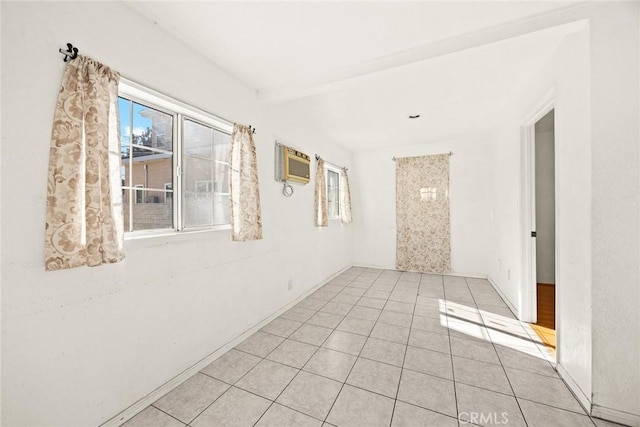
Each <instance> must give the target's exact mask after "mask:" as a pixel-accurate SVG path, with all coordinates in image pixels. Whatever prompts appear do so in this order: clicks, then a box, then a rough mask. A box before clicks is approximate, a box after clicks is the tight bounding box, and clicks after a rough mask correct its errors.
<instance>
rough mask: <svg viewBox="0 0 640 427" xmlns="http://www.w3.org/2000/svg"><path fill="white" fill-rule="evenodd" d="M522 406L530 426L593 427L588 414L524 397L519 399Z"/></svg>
mask: <svg viewBox="0 0 640 427" xmlns="http://www.w3.org/2000/svg"><path fill="white" fill-rule="evenodd" d="M518 403H520V408H521V409H522V413H523V414H524V418H525V420H527V425H528V426H529V427H548V426H567V427H593V425H594V424H593V422H592V421H591V419H590V418H589V417H588V416H586V415H581V414H577V413H575V412H569V411H564V410H562V409H556V408H552V407H550V406H547V405H541V404H539V403H536V402H531V401H528V400H524V399H518Z"/></svg>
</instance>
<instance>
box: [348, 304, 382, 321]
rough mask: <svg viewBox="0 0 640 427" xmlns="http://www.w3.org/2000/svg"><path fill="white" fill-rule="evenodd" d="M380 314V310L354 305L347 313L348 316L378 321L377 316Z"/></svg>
mask: <svg viewBox="0 0 640 427" xmlns="http://www.w3.org/2000/svg"><path fill="white" fill-rule="evenodd" d="M380 313H382V310H379V309H376V308H370V307H363V306H359V305H356V306H355V307H353V309H352V310H351V311H350V312H349V316H352V317H358V318H360V319H367V320H378V316H380Z"/></svg>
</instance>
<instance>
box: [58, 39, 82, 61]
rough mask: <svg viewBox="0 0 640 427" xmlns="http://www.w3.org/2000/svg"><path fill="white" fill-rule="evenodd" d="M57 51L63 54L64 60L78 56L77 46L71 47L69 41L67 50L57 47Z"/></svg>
mask: <svg viewBox="0 0 640 427" xmlns="http://www.w3.org/2000/svg"><path fill="white" fill-rule="evenodd" d="M58 52H60V53H61V54H63V55H64V59H63V61H64V62H67V61H70V60H72V59H76V58H77V57H78V48H77V47H73V45H72V44H71V43H67V50H66V51H64V50H62V49H58Z"/></svg>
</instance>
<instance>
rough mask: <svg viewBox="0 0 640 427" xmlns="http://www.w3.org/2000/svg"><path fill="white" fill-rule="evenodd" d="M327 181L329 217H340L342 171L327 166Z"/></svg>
mask: <svg viewBox="0 0 640 427" xmlns="http://www.w3.org/2000/svg"><path fill="white" fill-rule="evenodd" d="M326 181H327V217H328V218H329V219H335V218H340V173H339V172H338V171H336V170H333V169H331V168H326Z"/></svg>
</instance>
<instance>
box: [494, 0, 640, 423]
mask: <svg viewBox="0 0 640 427" xmlns="http://www.w3.org/2000/svg"><path fill="white" fill-rule="evenodd" d="M639 7H640V5H639V4H638V3H633V2H627V3H614V2H607V3H597V2H596V3H594V4H588V5H586V6H583V7H582V9H581V11H582V12H581V13H583V12H584V15H585V16H588V17H589V25H588V27H587V28H585V30H583V31H582V32H580V33H577V34H575V35H572V36H570V37H569V38H567V40H566V41H565V42H563V43H562V45H561V46H559V48H558V50H557V51H556V52H555V54H554V55H553V56H552V58H550V59H549V61H548V63H547V64H546V65H545V66H544V67H543V68H542V69H541V70H540V72H539V73H538V74H537V76H536V78H535V79H534V80H533V81H532V82H531V84H530V86H529V88H528V89H527V91H526V92H525V93H522V94H519V95H518V96H516V97H514V102H513V105H512V106H510V108H509V109H508V110H507V111H505V114H504V122H503V124H502V125H501V126H500V127H499V128H497V129H496V138H495V139H494V145H493V155H492V159H493V160H494V162H493V165H492V170H493V171H494V173H493V175H492V178H491V189H492V195H493V200H492V206H493V208H494V215H493V227H492V228H493V235H492V240H493V241H495V242H496V247H495V253H494V254H493V256H492V259H491V269H490V276H491V278H492V279H493V281H494V282H495V283H496V284H497V285H498V287H499V288H500V289H501V290H502V291H503V293H504V294H505V295H506V296H507V297H508V298H509V300H510V301H511V302H512V303H513V304H514V305H515V306H516V307H518V309H519V310H522V309H523V308H524V306H523V305H524V303H525V302H526V298H525V296H526V293H527V292H528V290H527V289H524V288H523V287H522V259H521V254H522V251H521V237H522V229H521V228H520V218H521V212H519V209H520V201H519V198H520V178H521V165H520V129H519V127H520V125H521V124H523V123H524V121H525V120H526V115H527V113H528V112H531V111H532V110H533V108H534V107H535V105H536V103H537V102H539V100H540V99H542V98H544V96H545V94H546V93H547V92H548V91H549V90H550V89H555V126H556V139H555V143H556V202H557V205H556V212H557V214H556V215H557V217H556V219H557V221H556V236H557V245H558V246H557V259H556V261H557V264H556V269H557V272H556V279H557V289H556V290H557V295H556V297H557V302H556V307H557V326H558V335H557V339H558V353H557V357H558V364H559V365H560V366H561V367H562V368H563V369H564V372H566V376H568V380H569V381H570V384H571V385H572V388H573V391H574V392H575V393H576V394H577V395H579V397H581V400H582V401H583V402H585V401H586V402H587V404H588V403H589V402H591V403H592V404H593V413H594V414H595V415H598V416H601V417H606V418H609V419H614V420H617V421H625V422H627V423H629V424H632V425H640V364H638V360H640V323H639V322H638V316H637V313H638V310H639V309H640V295H639V294H640V288H639V286H638V283H640V270H639V269H640V266H639V262H638V260H639V259H640V239H638V236H639V226H640V207H639V206H640V203H639V199H640V187H639V185H638V183H639V182H640V181H639V179H638V178H639V177H638V169H639V163H640V162H639V143H638V141H639V131H638V129H639V125H638V115H639V111H638V108H639V107H638V105H639V93H638V90H637V88H638V77H639V72H638V71H639V70H638V60H639V54H638V44H639V36H638V21H637V16H638V8H639ZM506 270H510V271H511V275H510V279H509V278H508V277H507V275H506V274H505V272H506ZM514 272H515V274H514Z"/></svg>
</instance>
